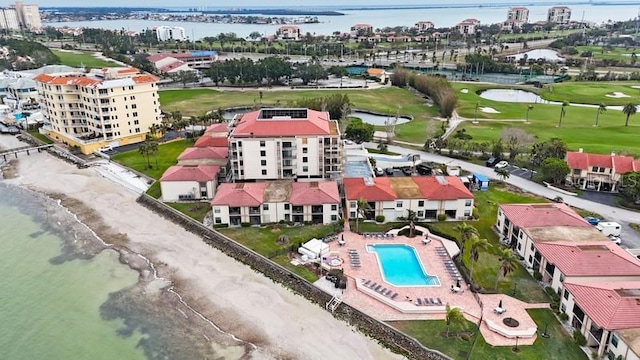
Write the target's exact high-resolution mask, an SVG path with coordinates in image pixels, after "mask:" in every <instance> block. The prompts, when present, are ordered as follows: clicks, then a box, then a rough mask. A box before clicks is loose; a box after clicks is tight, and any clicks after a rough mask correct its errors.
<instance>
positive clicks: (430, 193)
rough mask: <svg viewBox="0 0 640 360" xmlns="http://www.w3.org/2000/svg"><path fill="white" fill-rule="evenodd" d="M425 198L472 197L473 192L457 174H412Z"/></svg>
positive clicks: (449, 198)
mask: <svg viewBox="0 0 640 360" xmlns="http://www.w3.org/2000/svg"><path fill="white" fill-rule="evenodd" d="M411 179H412V180H413V181H414V182H415V183H416V184H418V186H419V187H420V191H421V192H422V195H423V196H424V198H425V199H429V200H453V199H473V194H472V193H471V191H469V189H467V187H466V186H464V184H463V183H462V180H460V178H459V177H457V176H414V177H412V178H411Z"/></svg>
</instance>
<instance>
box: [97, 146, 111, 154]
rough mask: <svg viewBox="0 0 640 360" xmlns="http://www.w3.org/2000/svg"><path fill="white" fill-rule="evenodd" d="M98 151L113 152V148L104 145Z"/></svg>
mask: <svg viewBox="0 0 640 360" xmlns="http://www.w3.org/2000/svg"><path fill="white" fill-rule="evenodd" d="M98 151H100V152H103V153H104V152H109V151H113V146H111V145H105V146H103V147H101V148H100V149H98Z"/></svg>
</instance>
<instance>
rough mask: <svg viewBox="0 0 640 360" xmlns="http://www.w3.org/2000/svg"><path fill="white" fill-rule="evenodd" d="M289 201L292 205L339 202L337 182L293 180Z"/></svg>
mask: <svg viewBox="0 0 640 360" xmlns="http://www.w3.org/2000/svg"><path fill="white" fill-rule="evenodd" d="M289 202H290V203H291V204H293V205H319V204H336V203H339V202H340V193H339V192H338V184H337V183H335V182H333V181H313V182H294V183H293V184H292V191H291V195H290V197H289Z"/></svg>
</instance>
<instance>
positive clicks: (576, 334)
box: [565, 314, 587, 346]
mask: <svg viewBox="0 0 640 360" xmlns="http://www.w3.org/2000/svg"><path fill="white" fill-rule="evenodd" d="M565 315H566V314H565ZM573 339H574V340H575V342H576V344H578V346H585V345H587V339H585V337H584V335H582V333H581V332H580V330H578V329H575V330H573Z"/></svg>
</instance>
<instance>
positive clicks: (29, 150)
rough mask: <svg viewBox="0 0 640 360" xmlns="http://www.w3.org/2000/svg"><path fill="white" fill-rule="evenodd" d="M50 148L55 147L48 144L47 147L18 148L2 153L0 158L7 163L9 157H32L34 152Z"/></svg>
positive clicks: (0, 152)
mask: <svg viewBox="0 0 640 360" xmlns="http://www.w3.org/2000/svg"><path fill="white" fill-rule="evenodd" d="M50 147H53V144H47V145H41V146H21V147H18V148H13V149H9V150H4V151H0V157H1V158H2V159H3V160H4V161H7V157H10V156H11V155H13V156H14V157H15V158H16V159H17V158H18V154H19V153H26V154H27V155H31V153H32V152H34V151H37V152H41V151H42V150H46V149H48V148H50Z"/></svg>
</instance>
